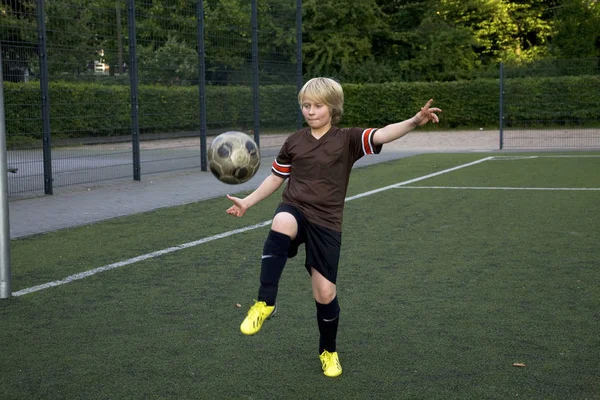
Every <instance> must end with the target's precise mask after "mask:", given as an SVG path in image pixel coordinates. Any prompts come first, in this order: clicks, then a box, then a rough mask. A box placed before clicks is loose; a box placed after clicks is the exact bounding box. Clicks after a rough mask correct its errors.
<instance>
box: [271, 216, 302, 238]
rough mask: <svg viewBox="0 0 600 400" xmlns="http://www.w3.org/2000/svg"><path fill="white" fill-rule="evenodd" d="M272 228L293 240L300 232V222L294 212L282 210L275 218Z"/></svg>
mask: <svg viewBox="0 0 600 400" xmlns="http://www.w3.org/2000/svg"><path fill="white" fill-rule="evenodd" d="M271 229H272V230H274V231H275V232H279V233H283V234H284V235H288V236H289V237H290V238H291V239H292V240H293V239H295V238H296V235H297V234H298V222H297V221H296V218H295V217H294V216H293V215H292V214H290V213H288V212H280V213H277V214H276V215H275V217H274V218H273V222H272V223H271Z"/></svg>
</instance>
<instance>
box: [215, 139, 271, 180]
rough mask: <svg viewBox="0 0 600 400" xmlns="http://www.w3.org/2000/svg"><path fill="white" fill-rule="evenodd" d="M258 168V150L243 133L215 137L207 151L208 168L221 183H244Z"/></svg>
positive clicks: (252, 141)
mask: <svg viewBox="0 0 600 400" xmlns="http://www.w3.org/2000/svg"><path fill="white" fill-rule="evenodd" d="M259 166H260V150H259V149H258V146H257V145H256V143H255V142H254V140H252V138H251V137H250V136H248V135H246V134H245V133H243V132H234V131H231V132H225V133H221V134H220V135H219V136H217V137H216V138H215V139H214V140H213V141H212V143H211V144H210V147H209V149H208V168H210V172H212V174H213V175H214V176H215V177H216V178H217V179H218V180H220V181H221V182H224V183H229V184H232V185H235V184H238V183H244V182H246V181H248V180H250V178H252V177H253V176H254V174H256V171H258V167H259Z"/></svg>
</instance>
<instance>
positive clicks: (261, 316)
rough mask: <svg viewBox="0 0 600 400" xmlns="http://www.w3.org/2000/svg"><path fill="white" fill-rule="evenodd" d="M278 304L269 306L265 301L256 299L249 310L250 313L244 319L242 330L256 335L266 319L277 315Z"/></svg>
mask: <svg viewBox="0 0 600 400" xmlns="http://www.w3.org/2000/svg"><path fill="white" fill-rule="evenodd" d="M276 310H277V304H275V305H274V306H268V305H267V303H265V302H264V301H255V302H254V305H253V306H252V307H250V310H248V315H246V318H244V321H242V324H241V325H240V330H241V331H242V333H243V334H244V335H254V334H255V333H257V332H258V331H260V328H261V327H262V324H263V322H265V320H267V319H269V318H271V317H272V316H273V315H275V311H276Z"/></svg>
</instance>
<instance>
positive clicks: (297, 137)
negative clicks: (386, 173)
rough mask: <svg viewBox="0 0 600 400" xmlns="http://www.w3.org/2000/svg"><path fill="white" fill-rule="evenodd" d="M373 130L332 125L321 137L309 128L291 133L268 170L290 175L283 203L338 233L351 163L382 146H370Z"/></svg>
mask: <svg viewBox="0 0 600 400" xmlns="http://www.w3.org/2000/svg"><path fill="white" fill-rule="evenodd" d="M375 131H376V129H374V128H369V129H364V128H338V127H335V126H333V127H331V129H330V130H329V131H328V132H327V133H326V134H325V135H323V136H322V137H321V138H320V139H316V138H315V137H314V136H313V135H312V134H311V133H310V128H306V129H301V130H299V131H297V132H295V133H293V134H291V135H290V136H289V137H288V138H287V140H286V141H285V143H284V144H283V146H282V147H281V150H280V151H279V154H278V155H277V158H276V159H275V161H274V162H273V166H272V169H271V170H272V172H273V173H274V174H275V175H277V176H279V177H281V178H284V179H285V178H289V180H288V183H287V186H286V188H285V190H284V192H283V198H282V202H283V203H285V204H290V205H293V206H295V207H296V208H298V209H299V210H300V211H301V212H302V214H304V216H305V217H306V219H308V220H309V221H310V222H312V223H314V224H317V225H321V226H324V227H326V228H329V229H332V230H335V231H337V232H341V231H342V216H343V211H344V201H345V198H346V191H347V189H348V181H349V179H350V172H351V171H352V166H353V165H354V163H355V162H356V161H357V160H358V159H360V158H361V157H362V156H364V155H367V154H373V153H375V154H378V153H379V152H380V151H381V148H382V145H378V146H374V145H373V134H374V133H375Z"/></svg>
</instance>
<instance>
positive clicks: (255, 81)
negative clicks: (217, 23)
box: [252, 0, 260, 148]
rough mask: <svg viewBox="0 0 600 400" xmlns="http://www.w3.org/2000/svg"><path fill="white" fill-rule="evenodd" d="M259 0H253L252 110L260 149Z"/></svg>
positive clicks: (256, 139) (255, 133)
mask: <svg viewBox="0 0 600 400" xmlns="http://www.w3.org/2000/svg"><path fill="white" fill-rule="evenodd" d="M257 1H258V0H252V108H253V109H254V141H255V142H256V145H257V146H258V147H259V148H260V134H259V131H258V130H259V119H260V113H259V108H258V5H257Z"/></svg>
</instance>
